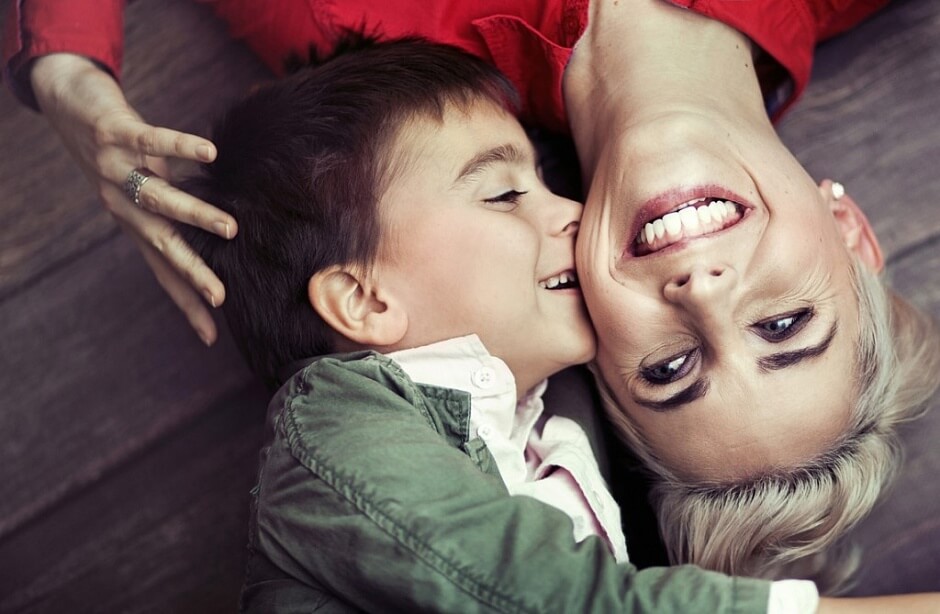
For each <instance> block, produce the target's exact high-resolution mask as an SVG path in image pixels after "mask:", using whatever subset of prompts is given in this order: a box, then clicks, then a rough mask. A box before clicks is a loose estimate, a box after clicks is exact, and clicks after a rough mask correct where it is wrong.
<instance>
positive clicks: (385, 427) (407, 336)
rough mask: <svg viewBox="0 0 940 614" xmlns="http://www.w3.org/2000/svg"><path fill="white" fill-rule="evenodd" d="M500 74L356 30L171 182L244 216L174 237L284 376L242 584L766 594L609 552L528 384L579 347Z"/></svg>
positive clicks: (252, 356)
mask: <svg viewBox="0 0 940 614" xmlns="http://www.w3.org/2000/svg"><path fill="white" fill-rule="evenodd" d="M513 100H514V93H513V90H512V87H511V85H509V84H508V82H507V81H506V80H505V78H504V77H502V76H501V75H500V74H499V73H498V72H496V71H495V70H494V69H492V68H490V67H488V66H487V65H486V64H484V63H483V62H481V61H479V60H477V59H475V58H472V57H470V56H467V55H465V54H463V53H462V52H459V51H457V50H455V49H453V48H450V47H446V46H441V45H433V44H429V43H425V42H422V41H418V40H402V41H396V42H391V43H381V44H370V43H367V42H361V43H360V45H359V48H357V49H354V50H351V51H347V52H345V53H339V54H338V55H336V56H334V57H333V58H332V59H330V60H328V61H326V62H324V63H323V64H321V65H320V66H319V67H317V68H315V69H312V70H308V71H305V72H303V73H299V74H298V75H295V76H293V77H291V78H289V79H286V80H283V81H280V82H278V83H275V84H273V85H271V86H268V87H265V88H261V89H259V90H257V91H255V92H254V93H253V94H252V95H251V96H250V97H249V98H247V99H246V100H245V101H244V102H242V103H241V104H239V105H236V106H235V107H234V108H233V109H232V110H230V112H229V113H228V115H227V116H226V117H225V118H224V119H223V121H222V122H221V123H220V124H219V126H218V127H217V129H216V132H215V134H214V140H215V142H216V144H217V146H218V149H219V156H218V159H217V161H216V162H214V163H213V164H211V165H207V167H206V169H205V170H206V174H205V176H204V177H203V178H201V179H199V180H195V181H194V182H193V183H192V184H190V185H189V186H187V189H188V190H189V191H191V192H192V193H194V194H196V195H197V196H199V197H201V198H204V199H205V200H207V201H209V202H213V203H215V204H217V205H218V206H220V207H221V208H223V209H225V210H227V211H229V212H230V213H231V214H232V215H233V216H234V217H236V219H237V220H238V222H239V227H240V228H241V232H240V234H239V236H238V237H237V238H236V239H234V240H232V241H231V242H226V241H222V240H219V239H216V238H213V237H211V236H209V235H200V236H196V237H192V239H193V241H194V244H195V245H197V249H198V250H199V251H200V253H201V254H202V255H203V257H204V258H205V259H206V261H207V262H208V263H209V265H210V266H211V267H212V268H213V269H214V270H216V271H218V273H219V275H220V277H221V278H222V280H223V282H224V283H225V284H226V287H227V288H229V296H228V298H227V301H226V303H225V311H226V317H227V319H228V320H229V324H230V328H231V329H232V331H233V333H234V335H235V337H236V339H237V341H238V343H239V345H240V348H241V350H242V352H243V353H244V354H245V355H246V357H247V358H248V360H249V362H250V363H251V365H252V367H253V369H254V370H255V371H257V372H258V373H259V374H261V375H262V376H263V377H264V378H265V379H266V380H267V381H269V382H271V383H275V382H279V381H282V380H284V379H286V380H287V381H286V383H285V384H284V385H283V386H282V387H281V388H280V390H279V391H278V393H277V394H276V395H275V397H274V399H273V400H272V402H271V405H270V407H269V426H268V436H267V439H266V442H265V447H264V449H263V450H262V455H261V470H260V473H259V481H258V486H257V487H256V489H255V491H254V498H255V500H254V505H253V510H252V527H251V535H250V550H251V554H250V557H251V558H250V561H249V568H248V577H247V579H246V586H245V590H244V593H243V604H242V606H243V608H246V609H251V610H255V611H284V610H289V611H294V610H295V609H296V610H298V611H309V610H313V609H320V608H326V609H330V610H345V608H346V607H347V606H346V605H345V604H346V603H349V604H352V605H354V606H355V607H357V608H362V609H366V610H370V611H378V610H388V609H430V610H438V611H477V610H499V611H518V610H527V611H528V610H532V611H587V610H591V611H620V610H624V609H628V608H631V607H632V608H639V609H642V610H653V609H656V610H660V609H665V610H670V611H672V610H690V609H692V608H694V609H695V610H698V611H720V610H722V609H726V608H731V607H734V608H737V609H739V610H742V611H752V610H753V611H756V612H764V611H766V609H767V604H768V591H769V588H770V583H769V582H765V581H759V580H749V579H739V578H728V577H725V576H721V575H719V574H713V573H710V572H705V571H702V570H699V569H696V568H692V567H678V568H673V569H654V570H647V571H644V572H637V571H636V570H635V568H633V567H632V566H630V565H628V564H623V565H618V564H617V561H626V551H625V545H624V543H623V536H622V533H621V531H620V527H619V512H618V510H617V506H616V504H615V503H614V501H613V500H612V499H611V497H610V495H609V494H608V492H607V490H606V487H605V485H604V483H603V479H602V478H601V476H600V473H599V471H598V468H597V464H596V462H595V460H594V458H593V455H592V453H591V448H590V445H589V443H588V442H587V438H586V437H585V435H584V433H583V432H582V431H581V430H580V428H579V427H578V426H577V425H576V424H575V423H573V422H572V421H570V420H567V419H565V418H561V417H558V416H547V415H544V414H543V412H542V404H541V401H540V398H539V397H540V395H541V392H542V391H543V390H544V384H543V383H542V382H544V380H545V378H547V377H548V376H549V375H551V374H553V373H555V372H557V371H559V370H561V369H563V368H565V367H567V366H570V365H574V364H579V363H583V362H586V361H588V360H590V359H591V357H592V356H593V352H594V338H593V333H592V330H591V328H590V324H589V322H588V319H587V316H586V313H585V310H584V307H583V304H582V301H581V296H580V292H579V291H578V288H577V282H576V277H575V274H574V240H575V235H576V233H577V228H578V220H579V216H580V206H579V205H578V204H577V203H574V202H571V201H568V200H565V199H562V198H560V197H558V196H555V195H553V194H551V193H550V192H549V191H548V190H547V188H546V187H545V186H544V185H543V184H542V182H541V180H540V178H539V176H538V171H537V166H536V161H535V155H534V152H533V150H532V146H531V144H530V143H529V141H528V139H527V138H526V135H525V133H524V131H523V130H522V128H521V126H520V125H519V123H518V121H517V120H516V119H515V117H514V115H513V114H512V113H511V112H510V109H511V108H512V104H513V103H512V101H513ZM334 352H343V354H338V355H333V356H325V355H327V354H332V353H334ZM316 356H320V358H311V357H316ZM507 494H526V495H530V496H527V497H509V496H507ZM536 499H540V500H542V501H543V502H546V503H549V504H550V505H551V507H549V506H545V505H543V503H540V502H538V501H536ZM572 530H573V532H574V537H575V539H572ZM576 542H577V543H576ZM801 586H803V587H804V588H806V586H805V585H801ZM808 589H809V596H810V603H811V605H810V608H814V607H815V605H814V604H815V590H814V589H813V588H812V585H811V584H810V585H809V586H808ZM327 593H328V594H330V595H332V596H334V597H336V598H338V599H334V598H333V597H326V594H327ZM340 600H342V601H340Z"/></svg>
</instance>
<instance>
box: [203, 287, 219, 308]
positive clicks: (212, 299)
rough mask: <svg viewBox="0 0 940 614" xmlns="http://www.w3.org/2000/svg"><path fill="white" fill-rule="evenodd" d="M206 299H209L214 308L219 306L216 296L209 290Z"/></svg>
mask: <svg viewBox="0 0 940 614" xmlns="http://www.w3.org/2000/svg"><path fill="white" fill-rule="evenodd" d="M206 300H207V301H209V304H210V305H212V307H213V308H215V307H218V305H216V304H215V296H213V294H212V293H211V292H209V291H208V290H206Z"/></svg>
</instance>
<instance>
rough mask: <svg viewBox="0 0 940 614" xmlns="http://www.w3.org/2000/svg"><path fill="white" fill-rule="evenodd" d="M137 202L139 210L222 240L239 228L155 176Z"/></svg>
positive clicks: (143, 188)
mask: <svg viewBox="0 0 940 614" xmlns="http://www.w3.org/2000/svg"><path fill="white" fill-rule="evenodd" d="M139 200H140V206H141V207H142V208H144V209H146V210H147V211H150V212H151V213H155V214H157V215H160V216H163V217H165V218H169V219H172V220H176V221H178V222H183V223H184V224H189V225H190V226H197V227H199V228H202V229H203V230H205V231H207V232H211V233H213V234H216V235H218V236H220V237H222V238H225V239H231V238H232V237H234V236H235V234H236V233H237V232H238V224H237V223H236V222H235V218H233V217H232V216H231V215H229V214H227V213H225V212H223V211H220V210H219V209H216V208H215V207H213V206H212V205H210V204H208V203H206V202H204V201H201V200H199V199H198V198H195V197H193V196H190V195H189V194H187V193H186V192H184V191H182V190H180V189H179V188H176V187H174V186H172V185H171V184H170V183H168V182H167V181H166V180H164V179H163V178H161V177H158V176H156V175H155V176H153V177H151V178H150V179H149V180H148V181H147V183H145V184H144V185H143V186H142V187H141V188H140V198H139Z"/></svg>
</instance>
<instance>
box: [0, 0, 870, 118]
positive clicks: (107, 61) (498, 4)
mask: <svg viewBox="0 0 940 614" xmlns="http://www.w3.org/2000/svg"><path fill="white" fill-rule="evenodd" d="M198 1H200V2H205V3H206V4H209V5H211V7H212V9H213V10H214V11H215V12H216V13H217V14H218V15H219V16H220V17H221V18H222V19H224V20H225V21H226V22H227V23H228V24H229V27H230V30H231V33H232V35H233V36H234V37H236V38H239V39H243V40H244V41H245V42H246V43H247V44H248V45H249V46H250V47H251V48H252V49H253V50H254V51H255V53H257V54H258V55H259V56H260V57H261V58H262V60H264V61H265V62H266V63H267V64H268V66H270V67H271V69H272V70H274V71H275V72H276V73H281V72H283V65H284V61H285V59H287V58H288V57H289V56H291V55H298V56H301V57H305V56H306V55H307V51H308V49H309V47H310V46H311V45H313V46H314V47H316V48H317V49H318V50H319V51H321V52H323V51H326V50H327V49H328V48H329V46H330V45H331V43H332V41H333V40H335V37H336V36H337V35H338V34H339V33H340V32H341V31H342V29H343V28H353V29H357V28H359V27H361V26H362V25H366V26H367V28H368V30H369V31H370V32H375V33H376V34H378V35H380V36H382V37H388V38H391V37H398V36H404V35H409V34H411V35H421V36H425V37H427V38H429V39H432V40H436V41H440V42H445V43H451V44H453V45H456V46H458V47H461V48H463V49H465V50H466V51H468V52H470V53H473V54H474V55H477V56H479V57H481V58H483V59H485V60H487V61H489V62H492V63H493V64H495V65H496V66H497V67H498V68H499V69H500V70H502V71H503V72H504V73H506V75H507V76H508V77H509V78H510V79H511V80H512V81H513V83H514V84H515V85H516V88H517V89H518V90H519V94H520V96H521V99H522V103H523V108H522V114H523V118H524V119H528V120H531V121H534V122H536V123H538V124H540V125H542V126H544V127H546V128H549V129H553V130H556V131H567V127H566V123H567V122H566V115H565V109H564V98H563V96H562V92H561V85H562V76H563V74H564V69H565V66H566V65H567V63H568V59H569V58H570V56H571V48H572V46H573V45H574V44H575V42H577V40H578V38H579V37H580V36H581V33H582V32H583V31H584V27H585V25H586V24H587V10H588V1H589V0H475V1H469V0H425V1H423V2H415V1H414V0H382V1H380V2H375V1H372V2H370V1H368V0H342V1H339V2H337V1H335V0H267V1H266V2H264V3H259V2H258V1H257V0H198ZM670 1H672V2H673V3H674V4H676V5H679V6H683V7H687V8H689V9H691V10H693V11H696V12H698V13H701V14H703V15H706V16H708V17H711V18H714V19H718V20H720V21H722V22H724V23H727V24H728V25H730V26H732V27H734V28H736V29H737V30H740V31H741V32H743V33H744V34H746V35H748V36H749V37H750V38H751V39H752V40H753V41H754V42H755V43H756V44H757V45H758V46H759V47H761V48H762V49H763V50H764V51H765V52H767V53H768V54H769V55H770V56H771V57H772V58H774V60H775V61H776V62H777V63H778V64H779V66H782V67H783V68H784V69H785V71H786V74H787V75H789V79H784V82H783V84H782V87H780V88H778V87H776V86H777V85H778V83H777V82H774V83H772V84H768V83H766V82H765V86H766V85H773V86H774V87H773V88H770V89H766V91H765V94H766V95H767V97H768V109H769V111H770V112H771V114H772V115H773V116H774V117H775V118H776V117H779V116H780V115H781V114H782V113H783V112H784V111H785V110H786V109H787V108H788V107H789V106H790V105H791V104H792V103H793V102H794V101H795V100H796V99H797V98H798V97H799V96H800V94H801V93H802V92H803V90H804V88H805V87H806V83H807V82H808V81H809V76H810V69H811V67H812V59H813V49H814V47H815V46H816V43H817V42H818V41H819V40H822V39H823V38H826V37H828V36H832V35H834V34H837V33H839V32H842V31H844V30H846V29H848V28H850V27H852V26H853V25H855V24H856V23H858V22H859V21H861V20H862V19H864V18H865V17H867V16H868V15H870V14H871V13H873V12H874V11H875V10H877V9H878V8H880V7H882V6H883V5H884V4H886V3H887V1H888V0H827V1H826V2H820V1H818V0H748V1H740V0H670ZM259 7H263V8H259ZM123 8H124V0H11V1H10V8H9V13H8V14H7V17H6V33H5V36H4V41H3V43H4V44H3V59H4V77H5V80H6V81H7V82H8V83H9V84H10V87H11V89H12V90H13V91H14V93H15V94H16V95H17V96H18V97H19V98H20V99H21V100H22V101H23V102H25V103H26V104H29V105H31V106H33V107H35V106H36V104H35V99H34V98H33V95H32V92H31V90H30V88H29V80H28V76H27V73H26V71H25V70H24V68H26V67H27V66H28V64H29V62H30V60H32V59H34V58H36V57H37V56H40V55H43V54H47V53H52V52H56V51H69V52H72V53H77V54H80V55H85V56H88V57H90V58H92V59H94V60H96V61H97V62H98V63H99V64H101V65H102V66H104V67H106V68H107V69H108V70H110V71H111V73H112V74H114V75H115V77H119V76H120V68H121V56H122V54H121V51H122V45H123V26H122V13H123Z"/></svg>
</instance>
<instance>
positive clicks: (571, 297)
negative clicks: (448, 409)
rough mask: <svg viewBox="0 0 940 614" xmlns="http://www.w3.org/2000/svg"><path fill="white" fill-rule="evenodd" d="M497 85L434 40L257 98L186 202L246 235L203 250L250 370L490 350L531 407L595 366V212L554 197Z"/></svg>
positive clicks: (308, 72) (364, 54) (362, 49)
mask: <svg viewBox="0 0 940 614" xmlns="http://www.w3.org/2000/svg"><path fill="white" fill-rule="evenodd" d="M514 101H515V92H514V90H513V88H512V86H511V85H510V83H509V82H508V81H507V80H506V79H505V77H503V76H502V75H501V74H500V73H499V72H498V71H496V70H495V69H494V68H492V67H490V66H489V65H487V64H485V63H484V62H482V61H480V60H478V59H476V58H473V57H472V56H469V55H467V54H465V53H463V52H461V51H459V50H457V49H455V48H452V47H448V46H444V45H438V44H433V43H429V42H425V41H421V40H415V39H407V40H400V41H394V42H387V43H371V42H368V41H366V42H360V43H359V45H358V48H356V49H353V50H347V51H345V52H343V53H340V54H338V55H336V56H334V57H332V58H331V59H328V60H326V61H325V62H324V63H322V64H321V65H319V66H316V67H313V68H307V69H304V70H302V71H301V72H299V73H297V74H295V75H292V76H291V77H288V78H285V79H282V80H279V81H277V82H274V83H272V84H269V85H267V86H265V87H262V88H259V89H258V90H256V91H254V92H253V93H252V94H250V95H249V96H248V97H247V98H246V99H245V100H243V101H242V102H240V103H238V104H237V105H235V106H234V107H233V108H231V109H230V110H229V112H228V113H227V114H226V115H225V117H224V118H223V119H222V121H220V122H219V123H218V124H217V125H216V127H215V130H214V133H213V138H214V140H215V142H216V145H217V147H218V151H219V155H218V158H217V160H216V161H215V162H214V163H212V164H209V165H205V167H204V171H205V172H204V173H203V175H202V176H200V177H198V178H194V179H193V180H191V181H190V182H189V183H188V185H187V186H186V189H187V190H189V191H190V192H192V193H193V194H195V195H196V196H198V197H200V198H203V199H204V200H206V201H208V202H210V203H213V204H215V205H216V206H218V207H220V208H222V209H224V210H226V211H228V212H230V213H231V214H232V215H233V216H234V217H235V218H236V219H237V220H238V223H239V228H240V232H239V235H238V236H237V237H236V238H235V239H233V240H231V241H226V240H224V239H219V238H217V237H214V236H212V235H209V234H207V233H202V232H199V231H194V232H192V233H190V234H189V237H188V238H189V239H190V240H191V241H192V242H193V244H194V246H195V247H196V249H197V251H198V252H199V253H200V254H201V255H202V256H203V258H205V260H206V262H207V263H208V264H209V266H210V267H212V268H213V269H214V270H215V271H216V273H217V274H218V275H219V277H220V279H221V280H222V281H223V283H225V285H226V288H227V300H226V303H225V314H226V317H227V319H228V321H229V325H230V328H231V329H232V331H233V334H234V336H235V338H236V340H237V341H238V343H239V346H240V347H241V350H242V352H243V354H244V355H245V356H246V357H247V359H248V361H249V363H250V364H251V366H252V368H253V369H254V370H255V371H256V372H258V373H259V374H260V375H261V376H262V377H264V378H265V379H266V380H268V381H269V382H275V381H276V380H277V372H278V370H279V369H280V368H281V367H283V366H284V365H286V364H288V363H290V362H292V361H294V360H298V359H302V358H306V357H309V356H313V355H319V354H326V353H330V352H334V351H344V350H353V349H360V348H372V349H377V350H379V351H392V350H397V349H403V348H407V347H415V346H419V345H424V344H428V343H433V342H435V341H440V340H443V339H446V338H451V337H455V336H459V335H464V334H470V333H476V334H478V335H480V337H481V339H482V340H483V343H484V345H486V346H487V348H488V349H489V350H490V351H491V352H492V353H493V354H494V355H496V356H498V357H500V358H502V359H503V360H505V361H506V362H507V364H508V365H509V367H510V369H512V370H513V372H514V374H515V375H516V377H517V378H518V379H519V387H520V390H524V389H525V388H527V387H529V386H531V385H533V384H534V383H536V382H537V381H538V380H539V379H541V378H544V377H546V376H547V375H549V374H550V373H552V372H554V371H557V370H558V369H560V368H563V367H565V366H567V365H570V364H575V363H578V362H584V361H585V360H587V359H589V358H590V357H591V356H592V354H593V333H592V332H591V329H590V326H589V323H588V321H587V318H586V312H585V311H584V309H583V307H582V303H581V296H580V292H579V291H578V290H577V284H576V283H575V282H574V281H573V271H574V238H575V235H576V232H577V227H578V219H579V218H580V205H578V204H577V203H573V202H571V201H568V200H565V199H562V198H559V197H557V196H554V195H552V194H551V193H550V192H549V191H548V190H547V189H546V188H545V186H544V185H543V184H542V182H541V180H540V178H539V177H538V174H537V165H536V160H535V154H534V151H533V149H532V146H531V144H530V142H529V140H528V139H527V137H526V135H525V132H524V131H523V130H522V127H521V126H520V125H519V123H518V121H517V120H516V119H515V117H514V115H513V113H512V109H513V107H514Z"/></svg>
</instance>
